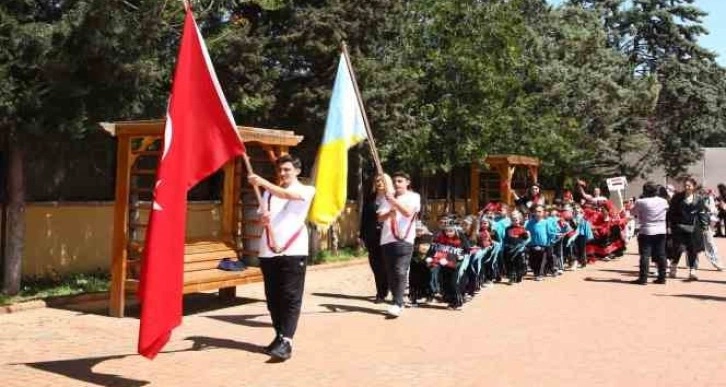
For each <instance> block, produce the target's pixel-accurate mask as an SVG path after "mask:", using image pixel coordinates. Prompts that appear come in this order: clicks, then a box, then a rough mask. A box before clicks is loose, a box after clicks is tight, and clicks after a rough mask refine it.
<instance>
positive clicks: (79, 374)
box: [11, 336, 264, 387]
mask: <svg viewBox="0 0 726 387" xmlns="http://www.w3.org/2000/svg"><path fill="white" fill-rule="evenodd" d="M184 340H189V341H191V342H192V346H191V348H188V349H182V350H175V351H164V352H161V353H160V354H159V355H160V356H163V355H164V354H169V353H177V352H189V351H203V350H207V349H215V348H226V349H235V350H240V351H246V352H250V353H258V354H264V348H263V347H261V346H259V345H255V344H251V343H246V342H242V341H235V340H230V339H220V338H216V337H208V336H189V337H187V338H185V339H184ZM132 356H140V355H137V354H126V355H113V356H99V357H86V358H81V359H70V360H54V361H42V362H35V363H16V364H11V365H23V366H27V367H30V368H34V369H37V370H41V371H45V372H50V373H54V374H57V375H62V376H65V377H68V378H71V379H75V380H78V381H81V382H85V383H91V384H96V385H100V386H128V387H137V386H145V385H147V384H149V383H150V382H149V381H146V380H138V379H131V378H127V377H123V376H120V375H115V374H104V373H100V372H94V371H93V368H95V367H96V366H98V365H99V364H101V363H103V362H105V361H108V360H117V359H124V358H127V357H132Z"/></svg>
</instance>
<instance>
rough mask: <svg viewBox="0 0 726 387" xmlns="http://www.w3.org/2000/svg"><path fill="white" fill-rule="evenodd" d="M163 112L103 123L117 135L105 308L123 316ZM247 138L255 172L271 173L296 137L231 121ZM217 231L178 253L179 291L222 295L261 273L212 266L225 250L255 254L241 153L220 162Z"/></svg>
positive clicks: (227, 254) (135, 278) (133, 282)
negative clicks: (181, 266) (181, 256)
mask: <svg viewBox="0 0 726 387" xmlns="http://www.w3.org/2000/svg"><path fill="white" fill-rule="evenodd" d="M164 124H165V121H164V120H145V121H126V122H115V123H102V124H101V126H102V127H103V129H104V130H106V131H107V132H109V133H110V134H111V135H112V136H115V137H116V138H117V143H118V148H117V153H116V155H117V166H116V195H115V204H114V221H113V222H114V224H113V246H112V256H111V291H110V301H109V313H110V315H112V316H116V317H123V315H124V310H125V304H126V299H125V296H126V294H127V293H129V292H133V291H135V290H136V289H137V287H138V283H139V272H140V268H141V265H140V264H141V257H142V251H143V244H144V242H143V238H144V236H145V230H146V226H147V223H146V222H147V220H148V213H149V208H150V203H151V199H152V194H153V186H154V182H155V178H156V170H157V167H158V161H159V157H160V155H161V152H162V147H161V139H162V137H163V133H164ZM237 130H238V132H239V134H240V135H241V137H242V139H243V140H244V141H245V146H246V148H247V154H248V155H249V156H250V158H251V161H252V164H253V168H254V169H255V173H257V174H259V175H262V176H265V177H267V178H269V179H272V180H274V179H275V178H276V172H275V168H274V161H275V160H276V159H277V158H278V157H279V156H281V155H283V154H286V153H287V152H288V150H289V149H290V148H291V147H294V146H296V145H298V144H299V143H300V141H302V136H298V135H295V133H294V132H292V131H287V130H272V129H260V128H252V127H243V126H240V127H237ZM222 171H223V183H222V193H221V211H220V214H221V216H220V219H221V221H220V223H221V230H219V231H220V232H219V233H218V235H219V237H214V238H211V237H210V238H205V239H197V240H187V244H186V247H185V256H184V293H193V292H201V291H207V290H216V289H220V291H219V294H220V296H223V297H234V295H235V286H237V285H239V284H243V283H248V282H253V281H259V280H261V273H260V270H259V269H258V268H256V267H250V268H248V269H246V270H244V271H223V270H219V269H217V265H218V263H219V261H220V260H221V259H223V258H230V259H232V260H237V259H242V257H246V256H256V255H257V251H255V250H254V249H253V248H252V247H251V246H250V245H252V244H253V243H250V242H252V241H256V240H257V238H259V235H260V233H261V228H260V227H259V223H258V221H257V219H256V214H255V209H256V208H257V206H258V203H257V201H256V198H255V195H254V194H253V192H252V188H251V187H250V186H249V185H248V184H244V183H243V181H245V178H246V173H247V171H246V170H245V167H244V163H243V162H242V160H241V159H239V158H238V159H236V160H233V161H230V162H229V163H227V164H226V165H224V167H223V168H222Z"/></svg>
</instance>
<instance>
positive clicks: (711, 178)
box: [613, 148, 726, 199]
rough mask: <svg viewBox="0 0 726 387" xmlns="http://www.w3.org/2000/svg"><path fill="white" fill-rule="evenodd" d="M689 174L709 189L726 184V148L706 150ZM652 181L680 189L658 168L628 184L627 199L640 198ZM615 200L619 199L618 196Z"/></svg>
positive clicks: (691, 167)
mask: <svg viewBox="0 0 726 387" xmlns="http://www.w3.org/2000/svg"><path fill="white" fill-rule="evenodd" d="M687 174H689V175H691V176H693V177H695V178H696V180H698V182H699V183H700V184H702V185H703V186H704V187H707V188H713V189H714V190H715V189H716V185H717V184H719V183H726V148H704V150H703V159H701V160H700V161H698V162H695V163H693V164H691V165H690V166H689V167H688V171H687ZM647 180H651V181H653V182H655V183H656V184H673V185H675V186H676V189H680V187H679V186H678V183H677V182H676V181H675V180H674V179H672V178H669V177H667V176H666V173H665V170H664V169H663V168H656V169H654V170H653V171H652V172H651V173H649V174H648V175H647V176H646V177H645V178H642V179H635V180H633V181H631V182H628V187H627V188H626V190H625V197H626V198H628V197H636V198H637V197H638V196H640V194H641V193H642V191H643V184H644V183H645V182H646V181H647ZM613 199H617V197H616V196H614V197H613Z"/></svg>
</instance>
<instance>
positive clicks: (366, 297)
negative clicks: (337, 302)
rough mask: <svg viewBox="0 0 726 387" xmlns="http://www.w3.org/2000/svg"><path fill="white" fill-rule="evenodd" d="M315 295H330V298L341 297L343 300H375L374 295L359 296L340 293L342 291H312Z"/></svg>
mask: <svg viewBox="0 0 726 387" xmlns="http://www.w3.org/2000/svg"><path fill="white" fill-rule="evenodd" d="M312 295H313V296H318V297H329V298H340V299H342V300H360V301H370V302H373V297H368V296H357V295H353V294H340V293H312Z"/></svg>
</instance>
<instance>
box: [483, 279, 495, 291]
mask: <svg viewBox="0 0 726 387" xmlns="http://www.w3.org/2000/svg"><path fill="white" fill-rule="evenodd" d="M484 287H485V288H487V289H490V288H493V287H494V282H492V281H486V282H484Z"/></svg>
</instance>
